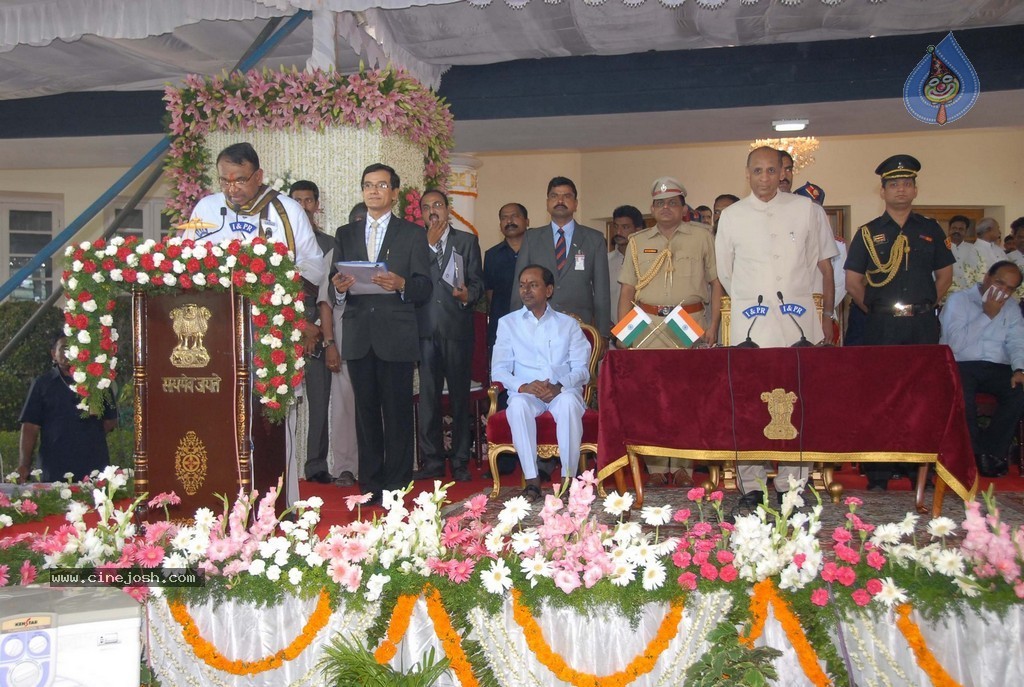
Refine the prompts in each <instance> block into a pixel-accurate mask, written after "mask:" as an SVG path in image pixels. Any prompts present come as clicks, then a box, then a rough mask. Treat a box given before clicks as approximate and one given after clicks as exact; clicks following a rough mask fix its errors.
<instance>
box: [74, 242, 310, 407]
mask: <svg viewBox="0 0 1024 687" xmlns="http://www.w3.org/2000/svg"><path fill="white" fill-rule="evenodd" d="M64 255H65V257H66V258H67V260H68V269H67V270H65V271H64V273H63V275H62V277H61V283H62V285H63V287H64V292H65V295H66V296H67V300H66V302H65V305H64V322H65V324H64V333H65V334H66V335H67V337H68V352H67V355H68V359H69V360H70V362H71V375H72V378H73V379H74V386H73V389H74V390H75V391H76V392H78V394H79V395H80V396H82V400H81V402H80V403H79V404H78V407H79V409H80V410H82V411H83V412H86V413H89V414H92V415H100V414H101V413H102V410H103V391H104V390H105V389H107V388H109V387H110V385H111V383H112V382H113V380H114V377H115V376H116V374H117V363H118V359H117V341H118V338H119V337H118V332H117V330H116V329H115V328H114V320H113V316H112V315H111V312H112V311H113V310H114V299H115V298H116V296H117V294H118V292H122V291H129V290H131V289H133V288H139V289H145V290H147V291H152V292H156V293H159V292H161V291H163V292H169V291H172V290H185V291H190V290H193V289H200V290H201V289H213V290H217V291H224V290H228V289H235V290H236V291H237V292H238V293H240V294H242V295H243V296H245V297H246V298H248V299H249V301H250V303H251V315H252V327H253V341H252V362H253V370H254V373H255V381H254V387H255V391H256V394H257V396H258V397H259V399H260V402H261V403H262V404H263V407H264V413H265V414H266V415H267V417H268V418H270V419H271V420H272V421H275V422H278V421H282V420H284V418H285V417H286V416H287V415H288V406H289V404H291V403H292V401H293V399H294V396H295V391H294V388H295V387H297V386H298V385H299V384H300V383H301V382H302V367H303V365H304V363H305V360H304V359H303V357H302V343H301V338H302V331H301V330H302V328H303V327H305V319H304V318H303V317H302V313H303V311H304V308H303V303H302V298H301V297H300V296H301V290H302V285H301V283H300V281H299V280H300V277H299V273H298V271H297V270H296V269H295V261H294V258H293V256H292V255H291V253H290V251H289V250H288V246H287V245H285V244H283V243H268V242H267V241H266V240H264V239H262V238H258V237H257V238H254V239H253V240H252V242H250V243H242V242H241V241H239V240H237V239H235V240H232V241H225V242H223V243H216V244H215V243H212V242H209V241H207V242H205V243H196V242H194V241H191V240H188V239H186V240H182V239H177V238H172V239H166V240H164V241H161V242H159V243H157V242H156V241H153V240H148V241H143V242H141V243H139V242H138V239H136V238H135V237H134V236H129V237H127V238H125V237H121V236H116V237H114V238H112V239H110V240H109V241H104V240H103V239H99V240H97V241H95V242H92V243H90V242H85V243H82V244H79V245H77V246H68V248H67V250H66V251H65V253H64Z"/></svg>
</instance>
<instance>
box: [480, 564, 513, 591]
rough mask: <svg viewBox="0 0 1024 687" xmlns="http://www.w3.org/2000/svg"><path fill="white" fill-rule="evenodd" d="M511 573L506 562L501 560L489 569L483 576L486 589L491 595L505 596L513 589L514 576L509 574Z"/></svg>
mask: <svg viewBox="0 0 1024 687" xmlns="http://www.w3.org/2000/svg"><path fill="white" fill-rule="evenodd" d="M510 572H511V571H510V570H509V569H508V566H507V565H505V561H503V560H501V559H500V558H499V559H498V560H496V561H494V562H493V563H491V567H489V568H488V569H487V570H486V571H484V574H483V576H482V578H481V579H482V581H483V584H484V589H486V590H487V591H489V592H490V593H491V594H504V593H505V592H507V591H508V590H509V589H511V588H512V576H511V575H510V574H509V573H510Z"/></svg>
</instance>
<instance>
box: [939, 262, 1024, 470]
mask: <svg viewBox="0 0 1024 687" xmlns="http://www.w3.org/2000/svg"><path fill="white" fill-rule="evenodd" d="M1020 283H1021V270H1020V268H1019V267H1017V266H1016V265H1015V264H1013V263H1012V262H1010V261H1009V260H1003V261H1001V262H997V263H996V264H994V265H992V267H990V268H989V270H988V273H987V274H986V275H985V278H984V280H983V281H982V282H981V284H979V285H978V286H977V287H972V288H968V289H965V290H964V291H957V292H956V293H954V294H951V295H950V297H949V299H948V300H947V301H946V305H945V306H944V307H943V308H942V312H941V314H940V315H939V321H940V322H941V323H942V337H941V338H940V339H939V343H943V344H947V345H948V346H949V347H950V348H952V349H953V357H955V358H956V362H957V367H958V368H960V379H961V380H962V382H963V389H964V403H965V405H966V410H967V427H968V429H969V430H970V432H971V444H972V445H973V448H974V455H975V459H976V460H977V462H978V471H979V472H980V473H981V474H982V475H983V476H985V477H1001V476H1003V475H1005V474H1006V473H1007V471H1008V460H1007V452H1008V451H1009V448H1010V442H1011V441H1012V439H1013V433H1014V431H1015V430H1016V428H1017V423H1018V421H1019V420H1020V417H1021V414H1022V413H1024V318H1022V317H1021V313H1020V308H1019V307H1017V300H1016V299H1015V298H1014V297H1013V292H1014V291H1015V290H1016V289H1017V287H1018V286H1020ZM979 392H980V393H986V394H991V395H993V396H995V397H996V400H997V401H998V403H999V406H998V408H997V409H996V414H995V415H994V416H993V417H992V421H991V423H989V426H988V427H987V428H985V429H984V430H980V429H979V428H978V409H977V404H976V401H975V394H977V393H979Z"/></svg>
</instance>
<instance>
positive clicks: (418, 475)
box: [412, 465, 444, 480]
mask: <svg viewBox="0 0 1024 687" xmlns="http://www.w3.org/2000/svg"><path fill="white" fill-rule="evenodd" d="M412 478H413V479H414V480H421V479H444V466H443V465H442V466H441V467H433V468H432V467H425V468H422V469H420V470H414V471H413V473H412Z"/></svg>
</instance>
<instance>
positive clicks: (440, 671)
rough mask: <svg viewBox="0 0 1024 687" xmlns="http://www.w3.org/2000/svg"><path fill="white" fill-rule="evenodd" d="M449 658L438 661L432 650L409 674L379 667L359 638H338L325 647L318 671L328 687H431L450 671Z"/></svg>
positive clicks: (388, 667) (383, 666) (385, 666)
mask: <svg viewBox="0 0 1024 687" xmlns="http://www.w3.org/2000/svg"><path fill="white" fill-rule="evenodd" d="M450 663H451V662H450V661H449V660H448V659H447V658H443V657H442V658H441V660H436V659H435V656H434V650H433V649H431V650H430V651H428V652H427V653H426V654H424V655H423V658H422V659H421V660H420V662H419V663H417V664H416V665H414V666H413V667H412V668H410V669H409V670H408V671H404V672H403V671H398V670H395V669H394V668H392V667H391V666H390V665H387V664H383V665H382V664H380V663H378V662H377V659H376V658H374V656H373V651H371V650H370V649H369V648H367V647H366V645H364V644H363V642H362V640H360V639H359V638H352V639H347V638H345V637H341V636H339V635H335V637H334V638H333V639H331V641H330V643H329V644H327V645H326V646H325V647H324V657H323V658H322V659H320V663H319V665H318V667H319V668H320V671H321V672H322V673H323V676H324V680H326V684H327V685H328V686H329V687H350V686H359V687H430V686H431V685H433V684H434V683H435V682H437V681H438V679H440V677H441V676H442V675H444V673H445V671H447V670H448V667H449V665H450Z"/></svg>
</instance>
